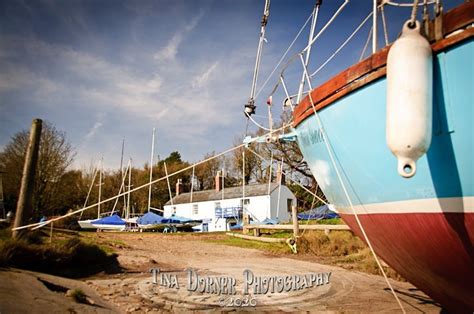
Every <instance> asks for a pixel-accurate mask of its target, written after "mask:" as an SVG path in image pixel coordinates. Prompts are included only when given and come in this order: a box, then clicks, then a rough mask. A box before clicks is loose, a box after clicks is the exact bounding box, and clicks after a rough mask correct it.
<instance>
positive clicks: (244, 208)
mask: <svg viewBox="0 0 474 314" xmlns="http://www.w3.org/2000/svg"><path fill="white" fill-rule="evenodd" d="M220 182H221V181H220V180H219V178H218V177H217V178H216V189H214V190H206V191H194V192H193V193H182V194H178V195H176V196H175V197H174V198H173V200H172V202H171V201H169V202H168V203H166V204H165V206H164V214H163V216H164V217H170V216H172V215H173V214H174V215H176V216H181V217H186V218H191V219H193V220H202V221H203V223H202V225H201V226H200V227H201V230H202V231H227V230H230V227H231V226H233V225H235V224H237V223H239V222H241V221H242V216H243V215H242V214H243V213H246V214H248V215H249V218H250V221H251V222H261V221H263V220H265V219H267V218H270V219H276V220H278V221H289V219H290V217H291V206H292V205H296V197H295V195H294V194H293V193H292V192H291V191H290V189H289V188H288V187H287V186H286V185H280V184H278V183H271V184H268V183H266V184H251V185H246V186H245V190H244V192H245V198H242V196H243V193H242V186H239V187H232V188H225V189H221V188H220V186H221V185H220ZM176 190H177V193H179V190H180V188H179V187H178V186H177V189H176ZM278 198H280V201H278Z"/></svg>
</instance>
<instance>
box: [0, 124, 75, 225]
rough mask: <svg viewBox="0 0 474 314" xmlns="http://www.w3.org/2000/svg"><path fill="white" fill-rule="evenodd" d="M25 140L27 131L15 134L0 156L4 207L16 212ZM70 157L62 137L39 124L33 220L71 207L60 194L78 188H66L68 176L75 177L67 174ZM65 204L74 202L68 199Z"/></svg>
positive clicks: (53, 130) (73, 186)
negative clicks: (3, 171) (2, 170)
mask: <svg viewBox="0 0 474 314" xmlns="http://www.w3.org/2000/svg"><path fill="white" fill-rule="evenodd" d="M28 138H29V131H27V130H23V131H20V132H18V133H16V134H15V135H13V137H12V138H11V139H10V142H9V143H8V144H7V145H6V146H5V148H4V149H3V151H2V152H1V153H0V168H3V169H4V170H5V171H6V173H5V174H4V193H5V200H6V207H7V209H9V210H14V209H16V202H17V200H18V196H19V191H20V184H21V177H22V172H23V164H24V161H25V154H26V147H27V145H28ZM74 155H75V154H74V151H73V149H72V146H71V145H70V144H69V143H68V142H67V140H66V134H65V133H64V132H61V131H59V130H57V129H56V128H55V127H54V126H53V125H52V124H51V123H49V122H45V123H43V128H42V132H41V141H40V151H39V158H38V168H37V174H36V180H35V194H34V195H35V197H34V199H33V207H34V208H33V209H34V214H35V216H36V218H37V217H39V216H41V215H53V214H58V213H59V212H58V209H60V208H63V209H64V208H65V207H69V206H71V207H72V206H73V205H74V204H73V203H70V204H68V203H64V201H65V199H64V198H63V196H64V195H63V194H65V193H70V192H71V189H74V188H80V187H79V186H77V185H71V186H70V185H69V183H71V182H70V177H68V176H72V177H74V176H77V175H78V174H77V173H69V174H67V168H68V167H69V166H70V165H71V163H72V161H73V158H74ZM64 176H66V177H64ZM65 183H66V184H65ZM69 201H70V202H74V201H73V200H72V199H69Z"/></svg>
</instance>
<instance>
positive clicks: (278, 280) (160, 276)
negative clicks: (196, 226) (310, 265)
mask: <svg viewBox="0 0 474 314" xmlns="http://www.w3.org/2000/svg"><path fill="white" fill-rule="evenodd" d="M150 272H151V273H152V282H153V284H156V285H160V286H163V287H166V288H174V289H180V287H181V286H182V285H183V283H180V282H179V280H178V275H177V274H175V273H169V272H160V270H159V269H158V268H152V269H150ZM186 272H187V276H186V277H187V278H186V283H185V286H186V289H187V290H188V291H193V292H199V293H209V294H216V295H236V294H237V289H236V286H237V283H238V282H237V280H236V278H235V277H231V276H201V275H199V274H198V272H197V271H196V270H194V269H192V268H191V269H188V270H186ZM242 275H243V277H242V283H243V287H242V293H243V294H254V295H257V294H267V293H282V292H290V291H297V290H302V289H308V288H313V287H317V286H321V285H326V284H328V283H329V278H330V276H331V273H330V272H329V273H307V274H296V275H270V276H268V275H267V276H256V275H255V274H254V273H253V272H252V271H251V270H249V269H246V270H244V271H243V274H242Z"/></svg>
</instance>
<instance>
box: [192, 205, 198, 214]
mask: <svg viewBox="0 0 474 314" xmlns="http://www.w3.org/2000/svg"><path fill="white" fill-rule="evenodd" d="M198 214H199V206H198V204H193V215H198Z"/></svg>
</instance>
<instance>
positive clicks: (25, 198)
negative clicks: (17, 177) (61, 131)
mask: <svg viewBox="0 0 474 314" xmlns="http://www.w3.org/2000/svg"><path fill="white" fill-rule="evenodd" d="M42 122H43V121H41V119H34V120H33V122H32V124H31V131H30V139H29V141H28V147H27V149H26V157H25V164H24V166H23V176H22V178H21V187H20V196H19V197H18V203H17V206H16V215H15V224H14V228H17V227H20V226H23V225H26V224H27V223H28V222H30V219H31V215H32V212H33V204H32V203H33V193H34V186H35V175H36V166H37V164H38V155H39V146H40V139H41V126H42ZM24 231H25V230H24V229H22V230H16V231H13V233H12V236H13V238H18V237H20V236H21V235H22V234H23V233H24Z"/></svg>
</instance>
